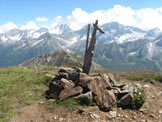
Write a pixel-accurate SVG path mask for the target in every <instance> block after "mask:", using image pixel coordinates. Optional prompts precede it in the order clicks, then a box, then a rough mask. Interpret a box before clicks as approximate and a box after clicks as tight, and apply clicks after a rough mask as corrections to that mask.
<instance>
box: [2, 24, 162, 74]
mask: <svg viewBox="0 0 162 122" xmlns="http://www.w3.org/2000/svg"><path fill="white" fill-rule="evenodd" d="M101 27H102V28H103V30H104V31H105V34H101V33H99V32H98V33H97V37H96V38H97V42H96V48H95V53H94V58H93V60H94V61H95V62H97V63H98V64H100V65H101V66H103V67H105V68H107V69H111V70H125V71H133V70H149V71H155V72H161V71H162V63H161V62H162V32H161V31H160V30H159V29H157V28H155V29H152V30H149V31H144V30H141V29H139V28H136V27H132V26H125V25H121V24H119V23H117V22H111V23H106V24H104V25H101ZM52 29H53V30H54V31H52V32H53V33H52V32H51V30H52ZM52 29H47V28H41V29H39V30H18V29H15V30H11V31H10V32H7V33H4V34H0V59H1V62H0V67H5V66H11V65H17V64H20V63H22V62H23V61H25V60H28V59H31V58H33V57H35V56H37V55H40V54H46V53H50V52H53V51H57V50H62V49H70V50H73V51H74V52H76V53H77V54H79V55H80V56H84V51H85V42H86V41H85V40H86V34H87V26H85V27H83V28H82V29H80V30H77V31H72V30H70V29H69V27H68V25H61V24H58V25H56V26H55V27H53V28H52ZM91 33H92V27H91Z"/></svg>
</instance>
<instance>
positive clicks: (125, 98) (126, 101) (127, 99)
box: [120, 93, 133, 105]
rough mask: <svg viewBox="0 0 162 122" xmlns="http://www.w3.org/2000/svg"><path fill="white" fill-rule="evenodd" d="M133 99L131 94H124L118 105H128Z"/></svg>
mask: <svg viewBox="0 0 162 122" xmlns="http://www.w3.org/2000/svg"><path fill="white" fill-rule="evenodd" d="M132 99H133V94H132V93H129V94H126V95H125V96H123V97H122V98H121V99H120V103H121V104H122V105H127V104H129V103H130V102H131V101H132Z"/></svg>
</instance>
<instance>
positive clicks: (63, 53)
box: [21, 49, 103, 70]
mask: <svg viewBox="0 0 162 122" xmlns="http://www.w3.org/2000/svg"><path fill="white" fill-rule="evenodd" d="M82 63H83V59H82V57H80V56H79V55H77V54H76V53H74V52H73V51H71V50H68V49H67V50H60V51H56V52H53V53H49V54H43V55H39V56H36V57H34V58H32V59H30V60H27V61H25V62H23V63H22V64H21V65H23V66H28V65H36V66H38V65H47V66H73V67H80V68H81V67H82ZM92 69H93V70H103V68H102V67H101V66H100V65H98V64H96V63H94V62H93V63H92Z"/></svg>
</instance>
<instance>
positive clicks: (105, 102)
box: [47, 67, 138, 111]
mask: <svg viewBox="0 0 162 122" xmlns="http://www.w3.org/2000/svg"><path fill="white" fill-rule="evenodd" d="M137 88H138V87H135V86H133V85H132V86H131V85H129V86H128V85H125V84H117V82H116V81H115V79H114V76H113V74H110V73H103V74H100V73H99V74H93V75H87V74H85V73H82V69H80V68H70V67H60V69H59V71H58V73H57V75H56V76H55V77H54V78H53V80H51V82H50V83H49V90H48V96H47V97H48V98H54V99H59V100H62V99H65V98H69V97H74V98H76V99H84V100H85V101H86V102H87V103H91V102H93V101H95V102H96V104H97V105H98V106H99V108H100V109H101V110H104V111H108V110H110V109H111V108H112V106H113V105H114V104H115V103H116V101H117V99H118V100H120V102H121V103H123V104H128V103H129V102H130V101H131V100H132V99H133V93H134V92H136V91H137Z"/></svg>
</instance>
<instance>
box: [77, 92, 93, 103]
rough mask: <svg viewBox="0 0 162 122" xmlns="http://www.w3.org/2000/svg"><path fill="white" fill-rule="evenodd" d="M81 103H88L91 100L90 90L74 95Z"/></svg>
mask: <svg viewBox="0 0 162 122" xmlns="http://www.w3.org/2000/svg"><path fill="white" fill-rule="evenodd" d="M76 98H77V99H78V100H79V102H80V103H81V104H87V105H88V104H90V103H92V102H93V96H92V91H89V92H87V93H85V94H81V95H79V96H77V97H76Z"/></svg>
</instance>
